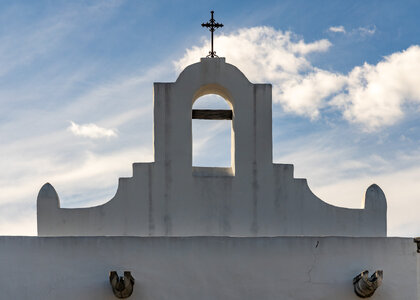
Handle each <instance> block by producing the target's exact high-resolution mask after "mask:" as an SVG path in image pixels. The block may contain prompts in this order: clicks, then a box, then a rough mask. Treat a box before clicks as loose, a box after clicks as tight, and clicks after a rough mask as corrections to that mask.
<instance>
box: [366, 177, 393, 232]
mask: <svg viewBox="0 0 420 300" xmlns="http://www.w3.org/2000/svg"><path fill="white" fill-rule="evenodd" d="M364 209H365V210H366V211H368V213H369V216H370V217H371V218H372V219H371V221H372V222H375V224H376V225H379V226H380V227H379V228H382V229H383V235H384V236H386V231H387V221H386V213H387V203H386V197H385V194H384V192H383V191H382V189H381V188H380V187H379V186H378V185H377V184H372V185H371V186H370V187H368V189H367V190H366V196H365V201H364Z"/></svg>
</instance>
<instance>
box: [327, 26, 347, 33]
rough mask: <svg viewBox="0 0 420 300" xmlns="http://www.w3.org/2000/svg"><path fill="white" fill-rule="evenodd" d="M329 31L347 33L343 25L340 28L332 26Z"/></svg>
mask: <svg viewBox="0 0 420 300" xmlns="http://www.w3.org/2000/svg"><path fill="white" fill-rule="evenodd" d="M328 30H329V31H331V32H341V33H346V30H345V29H344V26H343V25H340V26H331V27H330V28H328Z"/></svg>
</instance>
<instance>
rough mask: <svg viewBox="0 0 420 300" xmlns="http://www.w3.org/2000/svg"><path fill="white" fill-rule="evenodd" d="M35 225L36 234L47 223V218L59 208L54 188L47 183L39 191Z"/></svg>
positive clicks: (58, 200)
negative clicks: (36, 228)
mask: <svg viewBox="0 0 420 300" xmlns="http://www.w3.org/2000/svg"><path fill="white" fill-rule="evenodd" d="M36 206H37V219H38V220H37V224H38V234H39V229H40V226H42V224H45V223H48V221H49V218H50V217H51V216H52V215H53V213H54V211H56V210H58V209H59V208H60V199H59V198H58V195H57V192H56V191H55V189H54V187H53V186H52V185H51V184H50V183H49V182H47V183H46V184H44V185H43V186H42V188H41V189H40V190H39V193H38V198H37V205H36Z"/></svg>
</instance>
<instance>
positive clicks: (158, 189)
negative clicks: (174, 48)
mask: <svg viewBox="0 0 420 300" xmlns="http://www.w3.org/2000/svg"><path fill="white" fill-rule="evenodd" d="M210 93H211V94H218V95H220V96H222V97H224V98H225V99H226V100H227V101H228V102H229V103H230V105H231V107H232V109H233V114H234V116H233V120H232V154H231V158H232V167H231V168H198V167H194V168H193V167H192V142H191V109H192V105H193V102H194V101H195V100H196V99H197V98H199V97H200V96H203V95H206V94H210ZM271 106H272V99H271V85H270V84H252V83H250V82H249V81H248V79H247V78H246V77H245V76H244V75H243V74H242V73H241V72H240V71H239V70H238V69H237V68H236V67H235V66H233V65H230V64H227V63H225V59H224V58H208V59H202V60H201V62H200V63H196V64H193V65H190V66H189V67H187V68H186V69H185V70H184V71H183V72H182V73H181V74H180V75H179V77H178V79H177V81H176V82H174V83H155V84H154V152H155V161H154V162H153V163H135V164H134V165H133V176H132V177H131V178H120V181H119V186H118V190H117V193H116V195H115V197H114V198H113V199H111V200H110V201H109V202H107V203H105V204H103V205H101V206H97V207H91V208H78V209H66V208H60V203H59V199H58V196H57V194H56V192H55V190H54V188H53V187H52V186H51V185H49V184H47V185H45V186H44V187H43V188H42V189H41V191H40V193H39V195H38V204H37V209H38V234H39V235H40V236H54V235H59V236H66V235H74V236H92V235H117V236H119V235H135V236H237V237H241V236H242V237H243V236H279V235H282V236H285V235H289V236H290V235H291V236H296V235H301V236H317V235H340V236H386V210H387V205H386V199H385V195H384V193H383V192H382V190H381V189H380V188H379V187H378V186H376V185H372V186H371V187H369V189H368V190H367V192H366V199H365V204H364V209H348V208H341V207H335V206H332V205H329V204H327V203H325V202H323V201H322V200H320V199H319V198H318V197H316V196H315V195H314V194H313V193H312V192H311V191H310V189H309V187H308V184H307V182H306V180H305V179H296V178H294V177H293V165H289V164H273V163H272V113H271Z"/></svg>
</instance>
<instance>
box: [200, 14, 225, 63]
mask: <svg viewBox="0 0 420 300" xmlns="http://www.w3.org/2000/svg"><path fill="white" fill-rule="evenodd" d="M210 13H211V19H210V22H207V23H202V24H201V26H202V27H207V28H209V30H210V32H211V51H210V52H209V55H207V57H218V56H217V55H216V51H214V50H213V32H214V31H215V30H216V28H220V27H223V24H221V23H220V24H219V23H216V22H215V20H214V17H213V14H214V11H211V12H210Z"/></svg>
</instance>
